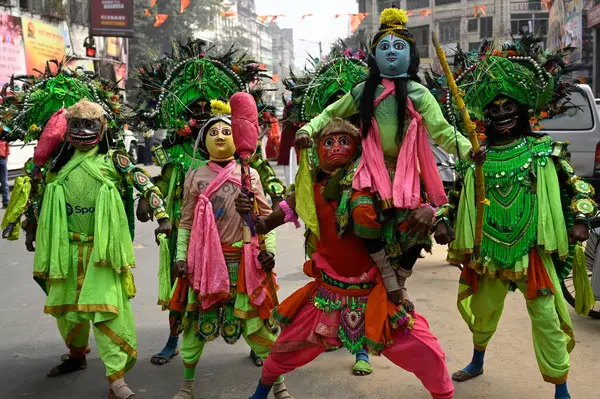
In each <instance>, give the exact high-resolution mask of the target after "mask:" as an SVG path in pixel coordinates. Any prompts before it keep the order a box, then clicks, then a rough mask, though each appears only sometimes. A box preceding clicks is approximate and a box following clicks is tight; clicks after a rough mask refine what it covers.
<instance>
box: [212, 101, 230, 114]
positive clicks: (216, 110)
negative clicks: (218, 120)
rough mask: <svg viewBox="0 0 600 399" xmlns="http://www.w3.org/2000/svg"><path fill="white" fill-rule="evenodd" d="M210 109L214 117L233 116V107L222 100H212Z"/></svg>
mask: <svg viewBox="0 0 600 399" xmlns="http://www.w3.org/2000/svg"><path fill="white" fill-rule="evenodd" d="M210 109H211V111H212V113H213V114H214V115H231V106H230V105H229V103H226V102H224V101H221V100H211V101H210Z"/></svg>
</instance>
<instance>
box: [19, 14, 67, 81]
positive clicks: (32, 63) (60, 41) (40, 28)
mask: <svg viewBox="0 0 600 399" xmlns="http://www.w3.org/2000/svg"><path fill="white" fill-rule="evenodd" d="M22 26H23V31H24V32H25V34H24V36H25V63H26V66H27V73H30V74H35V73H36V72H35V71H34V70H35V69H37V70H39V71H44V70H45V68H46V61H48V60H58V61H59V62H61V61H63V59H64V58H65V41H64V36H63V34H62V32H61V30H60V29H59V28H58V27H56V26H53V25H48V24H46V23H44V22H42V21H38V20H34V19H29V18H24V17H23V18H22ZM53 68H55V67H54V66H53ZM54 70H55V69H53V71H54Z"/></svg>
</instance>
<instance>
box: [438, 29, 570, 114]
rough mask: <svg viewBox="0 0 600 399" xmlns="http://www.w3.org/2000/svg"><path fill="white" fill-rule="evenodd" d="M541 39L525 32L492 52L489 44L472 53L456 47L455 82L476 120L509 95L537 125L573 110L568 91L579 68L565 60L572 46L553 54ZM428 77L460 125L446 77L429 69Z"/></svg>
mask: <svg viewBox="0 0 600 399" xmlns="http://www.w3.org/2000/svg"><path fill="white" fill-rule="evenodd" d="M540 41H541V39H538V38H535V37H533V36H532V35H523V36H522V37H521V38H520V39H519V40H515V41H514V42H511V43H505V44H504V45H503V46H502V47H501V49H500V50H494V49H493V47H492V44H491V43H489V42H486V43H484V45H483V46H482V47H481V49H480V50H479V51H474V52H470V53H465V52H463V51H462V50H461V49H460V48H458V49H457V51H456V53H455V56H454V66H453V67H454V71H453V72H454V76H455V80H456V84H457V86H458V88H459V90H460V91H461V93H462V95H463V100H464V102H465V104H466V106H467V109H468V110H469V113H470V114H471V117H472V119H474V121H475V122H476V123H478V121H479V122H480V123H483V121H484V119H485V109H486V107H487V106H488V105H489V104H490V103H491V102H492V101H493V100H494V99H495V98H496V97H498V96H505V97H509V98H511V99H513V100H515V101H517V102H518V103H520V104H522V105H523V106H525V107H527V109H528V110H529V114H530V117H531V118H532V120H535V123H538V122H539V121H540V120H542V119H547V118H552V117H554V116H557V115H561V114H563V113H564V112H566V111H567V110H569V109H570V108H572V106H571V103H570V95H569V93H570V92H571V91H572V90H573V89H574V84H575V80H574V79H573V78H571V77H570V76H569V73H570V72H571V71H573V70H574V69H575V68H572V67H569V66H567V65H565V63H564V61H563V59H564V58H565V56H566V55H567V53H568V51H570V49H566V50H563V51H560V52H558V53H556V54H551V53H548V52H545V51H544V50H543V49H542V47H541V46H540V44H539V43H540ZM426 80H427V82H428V86H429V88H430V90H431V91H432V93H433V94H434V96H435V97H436V99H437V100H438V101H439V102H440V105H441V106H442V109H443V111H444V114H445V115H446V118H447V119H448V120H449V121H450V122H451V123H454V124H457V121H460V120H461V117H460V114H459V112H458V109H457V108H456V106H455V102H454V101H453V99H452V96H451V95H450V93H449V91H448V90H447V83H446V81H445V77H440V76H432V74H431V73H430V74H427V75H426Z"/></svg>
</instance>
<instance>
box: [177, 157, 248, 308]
mask: <svg viewBox="0 0 600 399" xmlns="http://www.w3.org/2000/svg"><path fill="white" fill-rule="evenodd" d="M208 166H209V167H210V168H211V169H212V170H214V171H215V172H217V176H216V177H215V178H214V179H213V181H212V182H210V184H209V185H208V187H207V188H206V190H205V191H204V192H203V193H202V194H200V195H199V196H198V203H197V204H196V209H195V212H194V213H195V215H194V223H193V224H192V233H191V236H190V245H189V248H188V274H190V284H191V285H192V288H193V289H194V290H195V291H196V292H197V293H198V299H199V300H201V306H202V309H208V308H210V307H211V306H213V305H215V304H216V303H219V302H220V301H222V300H224V299H226V298H227V297H228V296H229V291H230V283H229V272H228V271H227V264H226V263H225V256H224V255H223V248H222V247H221V239H220V237H219V231H218V230H217V223H216V221H215V214H214V211H213V207H212V203H211V202H210V199H209V198H210V197H211V196H212V195H213V194H214V193H215V192H217V190H219V189H220V188H221V187H222V186H223V184H225V183H226V182H228V181H229V182H232V183H233V184H235V185H236V186H238V187H241V186H242V182H241V180H240V179H239V178H236V177H234V176H233V171H234V170H235V167H236V162H235V161H231V162H229V163H228V164H227V166H225V167H224V168H223V167H221V166H219V165H217V164H215V163H213V162H209V163H208Z"/></svg>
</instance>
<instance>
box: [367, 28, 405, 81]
mask: <svg viewBox="0 0 600 399" xmlns="http://www.w3.org/2000/svg"><path fill="white" fill-rule="evenodd" d="M375 62H376V63H377V67H378V68H379V72H380V73H381V77H383V78H390V79H394V78H405V77H408V67H409V66H410V43H409V42H408V41H406V40H404V39H402V38H400V37H397V36H394V35H392V34H389V35H386V36H384V37H382V38H381V40H380V41H379V43H377V49H376V50H375Z"/></svg>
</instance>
